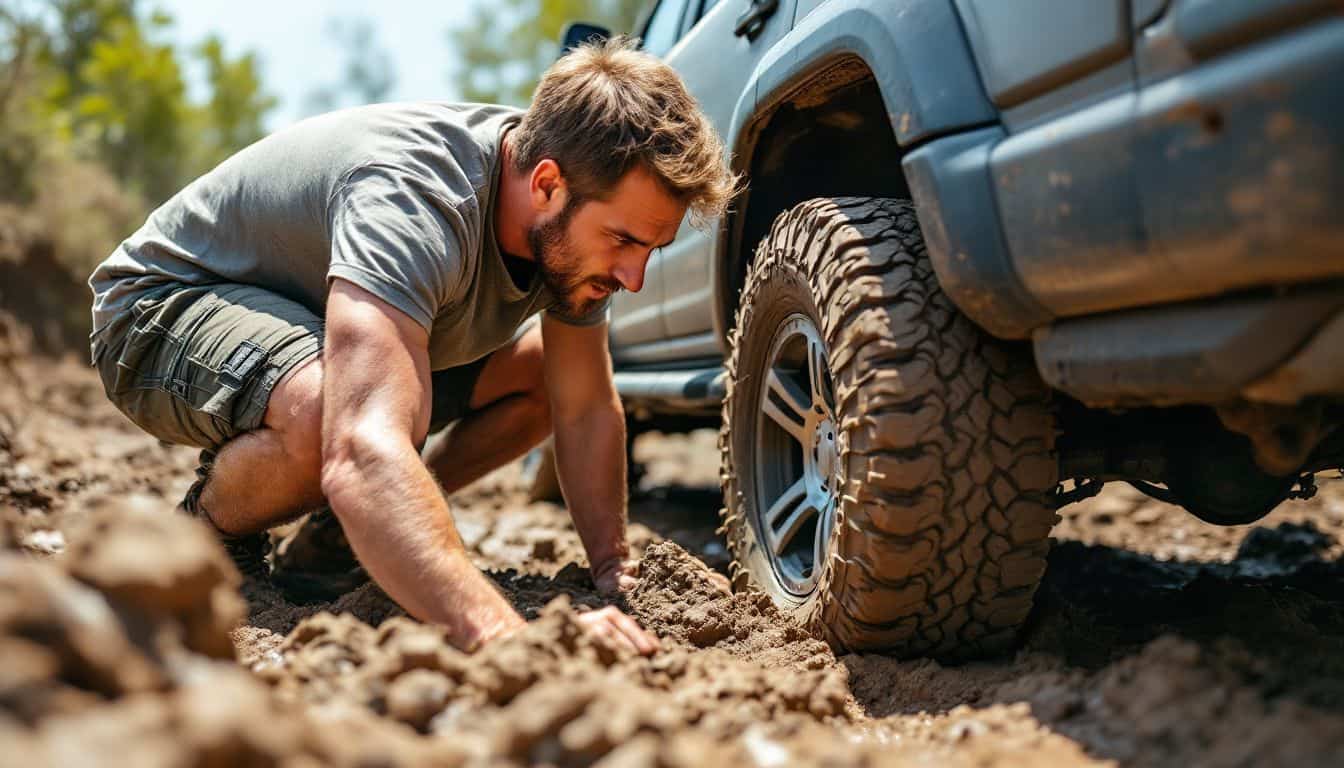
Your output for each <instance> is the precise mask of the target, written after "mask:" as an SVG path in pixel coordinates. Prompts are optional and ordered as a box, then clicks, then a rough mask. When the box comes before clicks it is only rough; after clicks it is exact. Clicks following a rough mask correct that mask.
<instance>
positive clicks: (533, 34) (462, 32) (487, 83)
mask: <svg viewBox="0 0 1344 768" xmlns="http://www.w3.org/2000/svg"><path fill="white" fill-rule="evenodd" d="M648 4H649V3H648V0H495V1H494V2H490V3H488V4H487V3H482V4H479V5H477V6H476V8H475V12H474V15H473V16H472V20H471V21H470V22H469V23H468V24H467V25H465V26H463V27H460V28H457V29H453V30H449V33H448V34H449V40H450V44H451V45H452V46H453V47H454V48H455V49H456V50H457V53H458V66H457V68H456V70H455V71H454V72H453V73H452V77H453V79H454V82H455V83H456V84H457V86H458V88H459V89H460V91H461V93H462V95H463V97H464V98H466V99H467V100H469V101H480V102H488V103H498V104H513V105H515V106H525V105H526V104H527V103H528V102H529V101H531V99H532V90H533V89H534V88H536V85H537V80H538V79H539V78H540V77H541V74H542V72H544V71H546V68H547V67H549V66H550V65H551V62H553V61H555V57H556V55H557V54H558V53H559V49H560V33H561V32H562V31H563V30H564V28H565V25H567V24H569V23H570V22H571V21H586V22H589V23H593V24H600V25H602V26H605V27H607V28H608V29H611V30H612V31H613V32H615V33H622V32H626V33H628V32H630V31H631V30H632V29H633V28H634V25H635V21H636V19H637V17H638V15H639V13H640V11H641V10H642V9H643V8H644V6H646V5H648Z"/></svg>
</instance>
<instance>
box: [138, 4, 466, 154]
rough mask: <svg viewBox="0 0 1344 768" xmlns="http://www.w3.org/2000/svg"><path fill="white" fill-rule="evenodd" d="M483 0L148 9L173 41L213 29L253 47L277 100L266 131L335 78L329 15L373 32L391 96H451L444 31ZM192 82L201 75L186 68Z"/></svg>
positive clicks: (228, 40) (231, 46)
mask: <svg viewBox="0 0 1344 768" xmlns="http://www.w3.org/2000/svg"><path fill="white" fill-rule="evenodd" d="M483 1H484V2H488V0H382V1H381V2H378V3H369V2H367V0H154V1H152V2H149V3H146V5H147V6H150V7H153V6H158V7H160V8H162V9H163V10H166V11H168V12H169V13H170V14H172V16H173V17H174V19H175V20H176V24H175V25H174V29H175V30H176V32H175V34H176V37H177V39H178V41H179V42H182V43H186V44H191V43H195V42H198V41H199V40H200V39H201V38H203V37H205V36H206V35H208V34H210V33H212V32H213V33H217V34H218V35H219V36H220V37H221V38H222V39H223V40H224V46H225V50H226V51H227V52H228V53H229V54H230V55H237V54H238V53H240V52H242V51H243V50H245V49H251V50H253V51H255V52H256V53H257V55H258V57H259V58H260V59H261V62H262V66H263V78H264V79H263V82H264V83H265V84H266V87H267V88H268V89H269V90H270V92H271V93H273V94H275V95H276V96H278V97H279V98H280V105H279V106H278V107H277V108H276V109H275V110H274V111H273V112H272V113H271V114H270V115H269V119H268V121H267V122H268V128H270V129H272V130H273V129H276V128H281V127H283V126H285V125H287V124H289V123H291V122H293V121H295V120H297V119H299V118H301V117H303V116H304V115H303V111H302V110H303V105H304V100H305V98H306V97H307V96H308V94H310V93H311V92H312V91H314V90H316V89H318V88H321V87H323V86H327V85H333V84H336V83H339V82H340V80H341V68H342V66H343V63H344V59H343V57H342V55H341V51H340V49H339V47H338V45H337V43H336V42H335V41H334V40H332V38H331V36H330V35H328V34H327V20H328V19H331V18H364V19H368V20H369V21H371V22H372V23H373V25H374V27H375V29H376V31H377V37H376V39H377V41H378V44H379V47H380V48H382V49H383V50H385V51H387V52H388V53H389V54H390V55H391V56H392V60H393V63H394V69H395V72H396V76H397V79H396V87H395V88H394V89H393V91H392V94H391V95H390V96H389V99H391V100H401V99H419V98H453V97H454V96H456V95H457V92H456V90H455V89H454V88H453V87H452V85H451V83H450V82H449V72H450V68H451V62H452V55H451V52H450V50H449V48H448V46H449V43H448V29H449V28H450V27H454V26H459V25H461V24H463V23H464V22H465V21H466V20H467V19H468V18H469V15H470V13H471V10H472V7H473V6H475V5H477V4H478V3H480V2H483ZM189 76H190V77H191V79H192V80H193V81H194V84H196V83H199V75H198V74H197V73H190V74H189Z"/></svg>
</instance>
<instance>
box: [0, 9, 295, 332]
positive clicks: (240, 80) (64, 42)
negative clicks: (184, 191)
mask: <svg viewBox="0 0 1344 768" xmlns="http://www.w3.org/2000/svg"><path fill="white" fill-rule="evenodd" d="M146 1H147V0H146ZM172 24H173V21H172V19H171V18H170V17H168V16H167V15H165V14H163V13H160V12H154V11H150V10H146V9H145V8H144V7H143V3H142V2H141V0H0V212H3V214H4V216H5V217H7V218H8V219H9V220H11V221H19V222H21V223H22V228H23V229H24V231H26V232H29V233H31V238H30V239H31V242H33V243H42V246H41V247H40V248H36V249H35V250H33V252H34V253H37V252H41V253H46V254H49V256H46V257H44V258H47V259H48V260H49V261H52V262H54V265H58V266H59V267H61V268H62V269H63V270H65V271H66V273H67V274H68V275H69V276H70V278H71V279H73V280H74V281H75V282H74V283H73V284H75V285H78V284H79V283H81V282H82V281H83V280H84V278H85V277H86V276H87V275H88V272H89V270H90V269H91V268H92V267H93V265H94V264H96V263H97V262H98V261H101V260H102V259H103V258H105V257H106V256H107V254H108V253H110V252H111V251H112V249H113V248H114V247H115V246H116V243H117V241H118V240H120V239H121V238H123V237H125V236H126V235H128V234H130V232H131V231H133V230H134V229H135V227H137V226H138V225H139V224H140V222H142V221H144V218H145V214H146V213H147V212H148V210H149V208H150V207H151V206H153V205H156V204H158V203H159V202H162V201H163V200H164V199H166V198H167V197H169V196H170V195H172V194H173V193H175V192H176V191H177V190H178V189H180V188H181V187H182V186H184V185H186V184H187V183H188V182H190V181H191V180H192V179H193V178H195V177H196V176H198V175H200V174H201V173H203V172H204V171H206V170H209V169H210V168H211V167H213V166H214V165H216V164H217V163H218V162H219V161H221V160H223V159H224V158H225V157H227V156H228V155H230V154H232V153H233V152H235V151H237V150H238V149H240V148H241V147H243V146H244V145H246V144H249V143H251V142H253V141H255V140H256V139H258V138H260V137H261V136H262V134H263V119H264V117H265V115H266V113H267V112H268V111H269V110H270V109H272V108H273V107H274V105H275V99H274V98H272V97H271V96H270V95H268V94H267V93H266V92H265V90H264V88H263V85H262V81H261V73H260V70H259V68H258V65H257V61H256V59H255V57H254V56H252V55H251V54H243V55H240V56H238V55H231V54H230V52H228V51H227V50H226V48H225V46H224V45H223V43H222V42H221V41H220V40H219V39H217V38H207V39H206V40H204V41H201V42H199V43H197V44H195V45H192V46H181V45H177V44H175V43H174V42H173V41H172V39H171V37H170V35H171V32H172ZM193 65H198V66H200V68H201V71H202V73H203V74H204V78H203V80H204V85H205V89H204V91H203V93H202V96H201V98H199V99H193V98H192V97H191V95H190V94H189V93H188V89H187V86H186V77H185V72H184V70H186V69H187V68H188V67H190V66H193ZM30 277H31V275H30ZM33 279H38V278H36V277H34V278H33ZM3 300H4V297H3V296H0V304H3V303H4V301H3ZM71 308H72V311H74V313H75V322H76V324H77V325H80V327H82V325H83V324H84V323H87V314H88V313H87V311H86V308H84V307H82V306H80V305H79V303H78V302H76V303H74V304H72V305H71ZM72 327H73V326H72ZM81 332H82V333H87V329H86V328H84V329H83V330H82V331H81ZM75 336H79V334H78V333H76V334H75Z"/></svg>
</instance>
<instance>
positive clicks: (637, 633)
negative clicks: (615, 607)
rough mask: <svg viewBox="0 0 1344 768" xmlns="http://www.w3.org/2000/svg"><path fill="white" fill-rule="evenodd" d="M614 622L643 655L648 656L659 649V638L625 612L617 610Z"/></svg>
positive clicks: (613, 618)
mask: <svg viewBox="0 0 1344 768" xmlns="http://www.w3.org/2000/svg"><path fill="white" fill-rule="evenodd" d="M612 623H613V624H615V625H616V628H617V629H619V630H621V632H622V633H624V634H625V636H626V637H627V638H629V640H630V643H631V644H632V645H633V646H634V647H635V650H636V651H639V653H640V655H641V656H648V655H649V654H651V653H653V652H654V651H656V650H658V638H657V637H654V636H653V634H651V633H649V632H646V631H645V630H644V628H643V627H641V626H639V624H638V622H636V621H635V620H634V619H632V618H630V617H629V616H626V615H625V614H624V613H621V612H620V611H616V612H615V615H614V616H613V617H612Z"/></svg>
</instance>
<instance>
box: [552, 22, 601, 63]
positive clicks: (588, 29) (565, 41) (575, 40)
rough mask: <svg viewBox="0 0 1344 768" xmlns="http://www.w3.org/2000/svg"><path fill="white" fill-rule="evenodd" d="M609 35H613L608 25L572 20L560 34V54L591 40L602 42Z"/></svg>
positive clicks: (562, 54)
mask: <svg viewBox="0 0 1344 768" xmlns="http://www.w3.org/2000/svg"><path fill="white" fill-rule="evenodd" d="M609 37H611V30H610V29H607V28H606V27H602V26H598V25H597V24H588V23H585V22H582V21H573V22H570V23H569V24H568V25H566V26H565V31H564V32H563V33H562V34H561V35H560V55H561V56H564V55H565V54H566V53H569V52H570V51H572V50H574V49H575V48H577V47H579V46H580V45H582V44H584V43H586V42H589V41H590V40H594V41H598V42H601V41H603V40H606V39H607V38H609Z"/></svg>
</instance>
